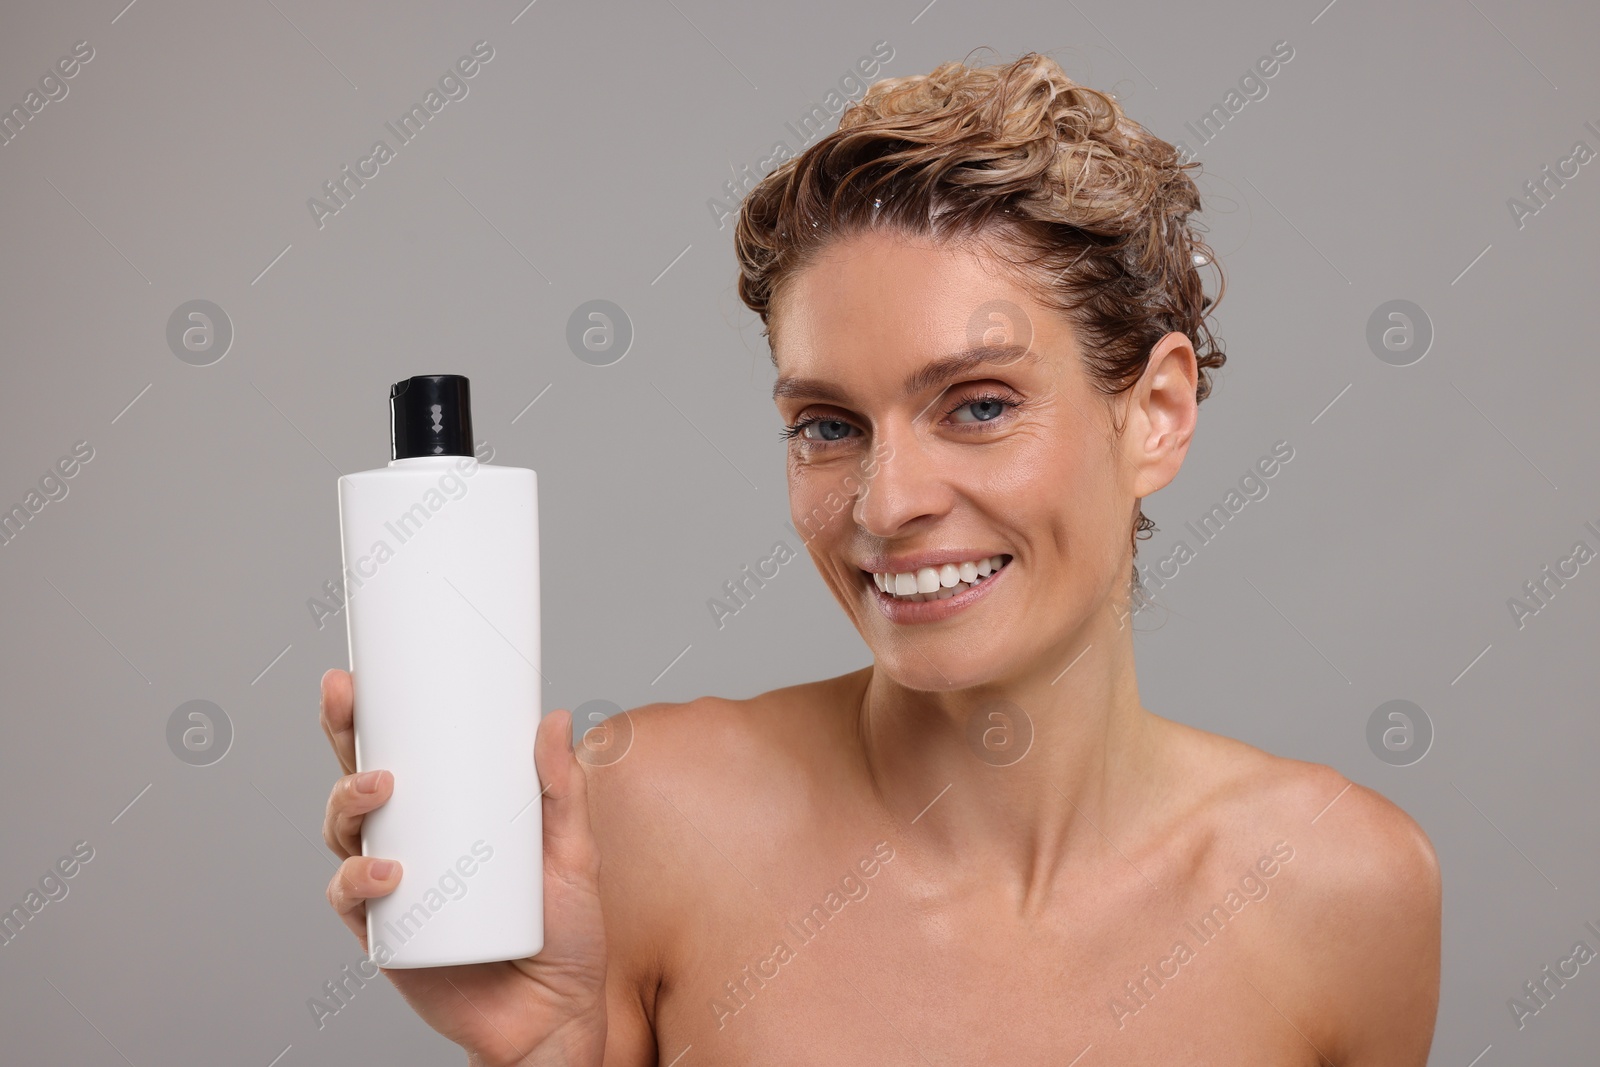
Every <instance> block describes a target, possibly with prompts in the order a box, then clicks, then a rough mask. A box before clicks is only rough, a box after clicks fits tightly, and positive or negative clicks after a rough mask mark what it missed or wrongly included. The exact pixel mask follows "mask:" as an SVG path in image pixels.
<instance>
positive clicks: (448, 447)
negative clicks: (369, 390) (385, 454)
mask: <svg viewBox="0 0 1600 1067" xmlns="http://www.w3.org/2000/svg"><path fill="white" fill-rule="evenodd" d="M470 455H472V394H471V393H470V392H469V391H468V388H467V379H466V378H464V377H462V376H461V375H459V374H419V375H417V376H415V377H412V378H407V379H406V380H405V381H403V382H395V383H394V385H392V386H390V388H389V458H390V459H412V458H414V457H416V456H470Z"/></svg>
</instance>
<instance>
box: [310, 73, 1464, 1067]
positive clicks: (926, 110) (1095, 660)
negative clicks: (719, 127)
mask: <svg viewBox="0 0 1600 1067" xmlns="http://www.w3.org/2000/svg"><path fill="white" fill-rule="evenodd" d="M1194 166H1197V164H1193V163H1191V164H1187V165H1184V164H1181V163H1180V161H1179V159H1178V157H1177V154H1176V152H1175V151H1174V149H1173V147H1172V146H1171V145H1169V144H1167V143H1166V142H1164V141H1161V140H1159V139H1157V138H1155V137H1153V136H1151V135H1150V134H1149V133H1148V132H1146V131H1145V130H1144V129H1143V128H1141V127H1140V126H1138V125H1137V124H1136V123H1134V122H1132V121H1131V120H1129V119H1127V118H1126V117H1125V116H1124V115H1123V114H1122V112H1121V109H1120V107H1119V106H1118V105H1117V103H1116V102H1115V101H1114V100H1113V99H1111V98H1109V97H1107V96H1105V95H1103V94H1101V93H1098V92H1096V91H1094V90H1091V89H1087V88H1084V87H1082V86H1078V85H1075V84H1074V83H1072V82H1071V81H1070V80H1069V79H1068V78H1067V77H1066V76H1065V75H1064V74H1063V73H1062V71H1061V69H1060V68H1059V67H1058V66H1057V65H1056V64H1055V63H1054V62H1053V61H1051V60H1049V59H1048V58H1045V57H1042V56H1039V55H1036V54H1028V55H1025V56H1023V57H1021V58H1019V59H1017V60H1016V61H1015V62H1012V63H1010V64H1006V65H1002V66H997V67H992V68H979V69H974V68H969V67H966V66H964V65H963V64H960V63H948V64H945V65H943V66H941V67H939V68H938V69H937V70H935V71H934V72H933V73H932V74H930V75H927V76H924V77H902V78H890V79H886V80H884V81H880V82H878V83H877V84H875V85H873V86H872V88H871V89H870V90H869V92H868V93H867V95H866V96H865V98H864V99H862V100H861V101H860V102H859V103H857V104H856V105H854V106H853V107H851V108H850V109H849V110H848V111H846V112H845V113H844V115H843V116H842V118H841V121H840V128H839V130H838V131H837V132H835V133H833V134H831V135H829V136H827V137H825V138H823V139H822V140H821V141H819V142H818V143H817V144H815V145H813V146H811V147H810V148H809V149H808V150H806V151H805V152H804V153H803V154H802V155H801V156H799V157H798V158H795V159H791V160H787V161H785V162H784V163H783V164H782V165H780V166H779V167H778V168H777V169H776V170H774V171H773V172H772V173H771V174H770V175H768V176H767V177H766V178H765V179H764V180H763V181H762V182H761V183H760V185H759V186H757V187H756V188H755V189H754V190H753V191H752V192H751V193H750V195H749V197H748V198H747V199H746V201H745V202H744V205H743V207H742V209H741V213H740V219H739V225H738V231H737V236H736V247H737V251H738V256H739V262H740V268H741V272H742V273H741V278H740V295H741V297H742V298H743V299H744V300H745V302H746V303H747V304H748V305H749V306H750V307H751V308H752V309H753V310H754V311H756V312H757V313H758V314H759V315H760V316H761V319H762V321H763V323H764V324H765V326H766V327H767V336H768V339H769V341H770V344H771V348H772V356H773V361H774V363H775V365H776V367H777V369H778V380H777V385H776V387H775V389H774V397H775V399H776V402H777V406H778V409H779V412H780V413H781V415H782V417H783V420H784V422H785V423H786V425H787V429H786V430H785V436H786V437H787V438H788V446H787V447H788V449H789V459H788V471H789V498H790V507H791V512H792V515H793V519H794V523H795V527H796V529H797V530H799V531H801V532H802V533H803V536H805V538H806V545H807V549H808V551H809V553H810V555H811V558H812V560H813V562H814V563H815V564H816V566H817V569H818V571H819V572H820V573H821V574H822V577H823V579H824V581H825V582H826V583H827V585H828V587H829V589H830V590H831V591H832V593H833V595H834V596H835V598H836V599H837V600H838V602H839V604H840V606H841V607H842V608H843V609H844V611H845V613H846V614H847V615H848V616H849V617H850V620H851V622H852V623H853V624H854V625H855V627H856V629H857V630H858V631H859V632H860V634H861V636H862V638H863V639H864V640H865V641H866V643H867V645H868V646H869V647H870V649H871V651H872V656H873V662H872V664H871V665H870V666H868V667H865V668H863V669H861V670H859V671H854V672H852V673H849V674H846V675H843V676H840V677H836V678H830V679H827V680H824V681H818V682H813V683H810V684H805V685H798V686H792V687H789V688H784V689H778V690H775V691H773V692H769V693H765V694H762V695H761V696H758V697H755V698H753V699H750V700H722V699H717V698H712V697H704V698H701V699H698V700H694V701H690V702H688V703H685V704H671V705H667V704H656V705H650V706H647V707H644V708H640V709H638V710H635V711H632V712H630V713H628V716H629V719H630V725H631V728H632V731H633V734H632V742H631V746H630V748H629V749H628V751H627V753H626V756H625V758H621V759H617V760H614V761H613V760H610V759H604V760H601V759H594V760H583V759H579V758H578V757H577V756H576V755H575V754H574V751H573V746H572V744H571V716H570V713H567V712H563V711H557V712H553V713H552V714H550V715H548V716H547V717H546V719H545V721H544V722H543V723H542V724H541V725H540V728H539V735H538V743H537V745H536V751H535V753H534V758H535V762H536V765H537V769H538V773H539V777H540V779H541V780H542V781H543V782H544V783H546V786H547V792H546V794H545V799H544V802H543V803H544V817H545V823H544V825H545V860H546V888H545V894H546V929H547V931H548V941H547V944H546V947H545V949H544V950H543V951H542V952H541V953H540V954H539V956H537V957H535V958H532V959H528V960H520V961H516V962H512V963H496V964H485V965H476V966H467V967H452V968H438V969H432V970H398V971H389V972H386V973H388V975H389V978H390V980H391V981H393V982H394V984H395V985H396V987H397V988H399V990H400V991H401V993H402V994H403V995H404V996H405V997H406V999H407V1000H408V1001H409V1002H410V1004H411V1005H412V1007H413V1008H414V1009H415V1010H416V1011H417V1012H418V1013H419V1014H420V1015H421V1016H422V1017H423V1018H424V1019H425V1020H426V1021H427V1022H428V1023H429V1024H430V1025H431V1026H433V1027H434V1028H436V1029H437V1030H439V1031H440V1032H441V1033H443V1034H444V1035H445V1036H446V1037H448V1038H449V1039H450V1040H452V1041H455V1042H457V1043H458V1044H460V1045H461V1046H462V1047H463V1048H465V1049H466V1050H467V1051H468V1053H469V1062H470V1063H472V1064H478V1065H483V1067H489V1065H495V1067H498V1065H509V1064H585V1065H599V1064H604V1065H605V1067H633V1065H643V1064H655V1063H662V1064H672V1063H677V1064H682V1065H684V1067H690V1065H699V1064H744V1063H756V1062H759V1063H792V1064H838V1063H845V1062H857V1063H874V1064H906V1065H911V1064H919V1063H920V1064H934V1063H991V1062H999V1063H1008V1064H1012V1063H1045V1062H1049V1063H1054V1064H1061V1065H1066V1064H1069V1063H1080V1062H1081V1063H1082V1064H1084V1065H1085V1067H1089V1065H1092V1064H1128V1063H1156V1062H1182V1063H1221V1062H1230V1063H1232V1062H1250V1063H1271V1064H1282V1065H1289V1064H1297V1065H1298V1064H1304V1065H1312V1064H1321V1063H1330V1062H1331V1063H1337V1064H1339V1065H1340V1067H1376V1065H1385V1067H1390V1065H1422V1064H1425V1063H1426V1061H1427V1055H1428V1049H1429V1045H1430V1043H1431V1040H1432V1033H1433V1025H1434V1018H1435V1010H1436V1006H1437V997H1438V980H1439V912H1440V889H1439V874H1438V868H1437V864H1436V862H1435V858H1434V854H1433V850H1432V848H1431V846H1430V844H1429V842H1428V839H1427V837H1426V836H1425V835H1424V834H1423V832H1422V831H1421V830H1420V829H1419V828H1418V826H1417V825H1416V823H1415V822H1413V821H1412V820H1411V819H1410V818H1409V817H1408V816H1407V815H1406V814H1405V813H1404V812H1402V811H1401V810H1400V809H1399V808H1397V807H1395V806H1394V805H1393V804H1391V803H1390V802H1389V801H1387V800H1385V799H1384V798H1383V797H1381V796H1380V795H1379V794H1377V793H1374V792H1372V791H1370V790H1368V789H1365V788H1363V787H1361V786H1358V785H1353V784H1352V783H1350V782H1348V781H1346V780H1345V779H1344V778H1343V777H1342V776H1340V775H1339V774H1338V773H1337V772H1335V771H1333V770H1331V769H1329V768H1327V767H1324V766H1321V765H1318V764H1311V763H1304V762H1300V761H1296V760H1288V759H1280V758H1277V757H1274V756H1271V755H1268V754H1266V753H1264V752H1261V751H1259V750H1257V749H1255V748H1252V747H1251V746H1249V745H1246V744H1243V743H1241V742H1238V741H1233V740H1229V739H1227V738H1223V737H1219V736H1216V735H1213V734H1209V733H1205V732H1202V731H1199V730H1196V729H1193V728H1190V727H1188V726H1184V725H1181V724H1179V723H1177V722H1174V721H1171V720H1168V719H1165V718H1162V717H1160V716H1158V715H1156V714H1154V713H1152V712H1150V711H1148V710H1147V709H1145V708H1144V707H1142V706H1141V704H1140V701H1139V693H1138V686H1137V682H1136V679H1135V675H1134V663H1133V641H1132V634H1133V628H1132V626H1131V624H1130V619H1131V618H1132V614H1133V612H1134V611H1135V610H1136V607H1135V605H1138V604H1140V603H1141V602H1142V601H1141V596H1142V590H1141V589H1140V588H1139V587H1138V581H1137V572H1136V571H1135V570H1134V568H1133V558H1134V554H1135V550H1136V547H1137V546H1136V539H1137V537H1138V534H1139V533H1141V532H1143V531H1145V530H1147V529H1149V528H1150V527H1151V526H1152V525H1153V524H1152V523H1151V522H1150V520H1148V519H1147V518H1145V516H1144V514H1143V511H1142V510H1141V508H1140V502H1141V500H1142V498H1144V497H1145V496H1147V495H1149V494H1150V493H1153V492H1155V491H1156V490H1158V489H1160V488H1161V487H1162V486H1164V485H1166V484H1168V483H1169V482H1170V481H1171V480H1172V479H1173V477H1174V476H1175V475H1176V474H1177V472H1178V468H1179V466H1180V465H1181V464H1182V462H1183V458H1184V455H1185V454H1186V453H1187V450H1188V446H1189V442H1190V439H1191V437H1192V435H1193V433H1194V429H1195V420H1196V410H1197V405H1198V404H1199V402H1200V401H1201V400H1203V399H1205V397H1206V395H1207V393H1208V392H1209V389H1210V378H1209V374H1208V372H1209V371H1210V370H1212V369H1214V368H1216V367H1219V366H1221V364H1222V362H1223V359H1224V356H1223V353H1222V352H1221V351H1219V350H1218V349H1217V346H1216V345H1215V344H1214V343H1213V341H1212V338H1211V336H1210V333H1209V331H1208V330H1207V327H1206V324H1205V322H1204V315H1205V313H1206V311H1207V308H1208V306H1209V305H1210V304H1211V301H1210V300H1208V299H1207V298H1206V297H1205V296H1204V295H1203V293H1202V290H1201V279H1200V275H1199V273H1198V270H1197V264H1204V263H1208V262H1209V261H1210V256H1209V252H1208V250H1207V249H1206V247H1205V245H1204V244H1202V243H1201V242H1200V241H1199V240H1198V239H1197V238H1196V237H1195V236H1194V235H1193V234H1192V233H1191V231H1190V229H1189V226H1188V222H1187V219H1188V216H1189V214H1190V213H1191V212H1193V211H1195V210H1198V208H1199V197H1198V194H1197V192H1196V189H1195V186H1194V184H1193V182H1192V180H1191V179H1190V177H1189V175H1188V174H1187V173H1186V172H1187V170H1188V169H1190V168H1192V167H1194ZM1196 341H1198V342H1200V346H1199V348H1198V350H1197V348H1196V346H1195V342H1196ZM1285 711H1286V713H1288V714H1295V713H1296V709H1293V708H1289V709H1285ZM322 718H323V725H324V729H325V730H326V731H327V733H328V736H329V739H330V740H331V741H332V743H333V745H334V748H335V750H336V752H337V753H338V756H339V760H340V762H341V764H342V765H343V767H344V769H345V771H346V772H349V771H351V770H353V769H354V758H353V745H352V732H351V722H352V709H351V686H350V678H349V675H348V674H346V673H345V672H342V671H330V672H328V674H327V675H326V676H325V677H324V679H323V685H322ZM563 737H565V740H563ZM392 788H393V777H392V775H390V774H389V773H388V772H386V771H369V772H367V774H365V775H363V776H361V778H360V779H358V778H357V777H356V776H354V775H349V774H347V776H346V777H344V778H341V779H340V780H339V782H338V783H337V784H336V786H335V788H334V790H333V794H332V797H331V798H330V800H329V804H328V814H327V822H326V825H325V828H324V833H325V837H326V839H327V842H328V844H329V847H331V848H332V849H334V851H335V852H337V853H338V854H339V855H341V856H344V857H346V858H345V860H344V863H343V865H342V866H341V867H340V869H339V873H338V874H337V875H336V876H335V877H334V879H333V880H332V882H331V883H330V884H329V887H328V896H329V899H330V901H331V902H332V904H333V906H334V907H335V908H336V909H337V910H338V911H339V913H340V915H341V916H343V918H344V920H345V922H346V923H347V924H348V925H349V926H350V928H351V930H352V931H354V932H355V933H356V935H357V936H358V937H361V938H363V947H364V948H365V947H366V946H365V940H364V928H363V917H364V908H365V901H366V900H368V899H370V898H372V897H375V896H380V895H383V894H385V893H388V892H390V891H392V890H393V888H394V887H395V885H396V883H397V881H398V878H399V874H400V872H399V871H398V870H396V869H395V866H396V865H394V864H392V863H390V864H386V863H385V861H383V860H381V859H374V858H370V857H362V856H360V855H359V852H360V827H361V820H362V817H363V816H364V815H365V814H366V813H367V812H370V811H372V810H373V809H375V808H376V807H378V806H379V805H381V804H382V803H383V802H384V801H385V799H387V797H388V796H389V795H390V793H391V791H392ZM602 858H603V860H604V867H603V868H602V866H601V860H602ZM1075 1057H1076V1058H1075Z"/></svg>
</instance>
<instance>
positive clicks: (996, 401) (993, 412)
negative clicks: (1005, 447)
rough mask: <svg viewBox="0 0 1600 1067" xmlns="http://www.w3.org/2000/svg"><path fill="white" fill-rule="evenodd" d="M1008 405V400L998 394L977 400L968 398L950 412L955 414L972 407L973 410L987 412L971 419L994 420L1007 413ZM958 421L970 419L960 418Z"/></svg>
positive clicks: (979, 420)
mask: <svg viewBox="0 0 1600 1067" xmlns="http://www.w3.org/2000/svg"><path fill="white" fill-rule="evenodd" d="M1006 405H1007V401H1005V400H1002V399H1000V398H999V397H997V396H990V397H981V398H979V399H977V400H967V401H965V402H963V403H962V404H961V405H960V406H959V407H957V408H956V409H955V411H952V412H951V413H950V414H952V415H954V414H955V413H956V412H957V411H963V410H967V409H971V410H972V411H973V412H986V414H979V415H977V417H976V418H974V419H972V420H970V421H972V422H993V421H994V420H995V419H998V418H999V417H1000V416H1001V415H1004V414H1005V409H1006ZM957 421H958V422H959V421H969V420H959V419H958V420H957Z"/></svg>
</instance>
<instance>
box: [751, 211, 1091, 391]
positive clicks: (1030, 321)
mask: <svg viewBox="0 0 1600 1067" xmlns="http://www.w3.org/2000/svg"><path fill="white" fill-rule="evenodd" d="M998 255H999V253H998V252H997V251H992V250H990V249H988V248H986V247H985V246H983V245H980V244H975V243H972V242H960V243H957V242H948V241H946V242H941V241H936V240H934V239H931V238H919V237H907V236H902V235H898V234H890V233H884V232H869V233H864V234H857V235H852V236H850V237H848V238H841V239H839V240H837V241H835V242H833V243H831V244H830V245H828V246H827V247H826V248H825V249H824V250H823V251H822V252H821V253H819V254H818V256H817V257H816V258H815V259H814V260H812V261H811V262H810V263H809V264H807V266H806V267H805V268H804V269H803V270H801V271H800V272H798V273H797V274H796V275H795V276H794V277H793V278H792V279H790V280H789V282H788V284H787V285H786V286H785V287H784V289H783V291H782V294H781V296H780V298H779V300H778V301H776V302H775V303H774V309H773V313H772V316H771V318H772V325H771V329H770V336H771V339H772V351H773V361H774V362H775V363H776V364H777V366H778V369H779V373H780V374H784V375H798V374H806V373H816V372H818V371H820V370H821V368H823V367H827V368H829V370H830V371H831V372H835V373H837V372H838V371H839V370H840V369H842V368H841V366H840V365H841V364H850V363H854V364H859V363H860V360H859V358H855V359H853V358H852V357H860V356H862V355H864V354H866V353H869V352H870V353H871V354H872V355H873V357H874V358H873V360H872V363H873V364H875V365H883V364H894V365H895V366H899V365H900V364H899V363H897V362H896V359H895V357H896V356H899V357H902V358H904V359H926V358H929V357H930V356H932V355H936V354H940V353H944V352H950V351H955V350H958V349H966V348H970V347H972V346H975V345H983V344H1021V345H1023V346H1028V345H1030V344H1031V345H1032V346H1033V347H1036V348H1039V347H1046V348H1047V347H1051V345H1050V342H1052V341H1054V340H1057V339H1059V338H1060V337H1061V335H1062V334H1063V333H1064V332H1065V331H1066V325H1065V323H1064V322H1063V321H1062V320H1061V318H1060V317H1059V316H1057V315H1055V314H1053V313H1051V311H1050V310H1049V309H1047V308H1045V307H1044V306H1042V305H1041V304H1039V303H1038V298H1037V296H1036V295H1035V294H1034V292H1033V291H1032V289H1031V288H1030V287H1029V286H1028V285H1027V284H1026V283H1025V281H1024V280H1023V279H1022V278H1019V277H1017V275H1016V273H1015V272H1014V269H1008V268H1007V266H1006V265H1005V264H1004V263H1003V262H1002V261H1001V260H999V259H998V258H997V257H998Z"/></svg>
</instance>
